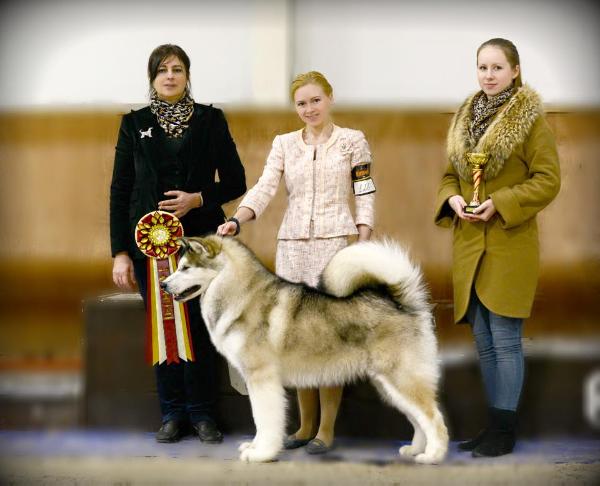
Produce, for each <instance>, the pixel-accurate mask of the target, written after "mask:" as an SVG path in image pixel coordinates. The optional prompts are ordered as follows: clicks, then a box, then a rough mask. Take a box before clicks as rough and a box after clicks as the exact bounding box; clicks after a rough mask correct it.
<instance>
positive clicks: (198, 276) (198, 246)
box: [160, 237, 224, 302]
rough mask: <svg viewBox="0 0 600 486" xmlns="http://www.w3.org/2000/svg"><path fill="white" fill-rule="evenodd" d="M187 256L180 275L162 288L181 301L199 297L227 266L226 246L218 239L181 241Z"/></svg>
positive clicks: (184, 257)
mask: <svg viewBox="0 0 600 486" xmlns="http://www.w3.org/2000/svg"><path fill="white" fill-rule="evenodd" d="M179 244H180V246H181V251H183V255H182V256H181V258H180V260H179V264H178V265H177V271H175V272H174V273H173V274H172V275H170V276H169V277H167V278H166V279H164V280H163V281H162V282H161V284H160V286H161V288H162V289H163V290H164V291H165V292H168V293H170V294H171V295H173V298H174V299H175V300H177V301H182V302H185V301H186V300H190V299H193V298H194V297H199V296H200V295H202V294H203V293H204V292H206V289H207V288H208V286H209V285H210V283H211V282H212V280H213V279H214V278H215V277H216V276H217V275H218V274H219V272H220V271H221V269H222V268H223V266H224V259H223V258H222V255H221V248H222V246H221V245H220V244H219V240H218V239H217V238H215V237H207V238H180V239H179Z"/></svg>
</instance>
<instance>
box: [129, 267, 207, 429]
mask: <svg viewBox="0 0 600 486" xmlns="http://www.w3.org/2000/svg"><path fill="white" fill-rule="evenodd" d="M133 265H134V270H135V277H136V280H137V282H138V287H139V290H140V294H142V297H143V299H144V305H146V297H147V295H146V289H147V280H148V275H147V268H146V260H145V259H144V260H141V259H135V260H133ZM187 306H188V315H189V320H190V322H189V324H190V333H191V336H192V348H193V350H194V356H195V358H196V359H195V361H191V362H187V361H183V360H181V361H180V362H179V363H171V364H169V365H167V363H166V362H165V363H163V364H159V365H155V366H154V369H155V372H156V387H157V391H158V399H159V402H160V410H161V414H162V421H163V423H165V422H167V421H169V420H178V421H181V422H185V421H189V422H190V423H192V424H195V423H197V422H200V421H203V420H212V421H214V418H213V415H214V406H215V402H216V398H217V386H218V381H217V369H216V362H217V360H216V350H215V348H214V346H213V344H212V342H211V340H210V337H209V335H208V331H207V329H206V325H205V324H204V320H203V319H202V314H201V313H200V303H199V301H198V299H192V300H190V301H188V302H187Z"/></svg>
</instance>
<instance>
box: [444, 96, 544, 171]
mask: <svg viewBox="0 0 600 486" xmlns="http://www.w3.org/2000/svg"><path fill="white" fill-rule="evenodd" d="M476 95H477V93H475V94H473V95H472V96H470V97H469V98H467V100H466V101H465V102H464V103H463V104H462V106H461V107H460V108H459V110H458V111H457V112H456V115H454V118H453V119H452V123H451V124H450V130H449V131H448V140H447V145H446V149H447V153H448V159H449V160H450V161H451V162H452V164H453V165H454V168H455V169H456V171H457V172H458V174H459V176H460V178H461V179H463V180H465V181H468V182H472V181H473V173H472V171H471V168H470V167H469V164H468V163H467V160H466V157H465V154H466V153H467V152H485V153H487V154H489V155H490V157H489V159H488V162H487V164H486V165H485V168H484V173H483V176H484V179H486V180H489V179H493V178H494V177H496V176H497V175H498V173H499V172H500V171H501V170H502V168H503V167H504V162H505V161H506V159H508V158H509V157H510V155H511V153H512V152H513V151H514V149H515V148H516V147H517V146H518V145H519V144H521V143H523V142H524V141H525V140H526V138H527V136H528V135H529V131H530V130H531V127H532V126H533V123H534V122H535V121H536V120H537V118H538V116H539V115H540V114H541V113H542V112H543V108H542V102H541V100H540V97H539V95H538V94H537V93H536V92H535V91H534V90H533V89H532V88H531V87H529V86H528V85H523V86H521V87H520V88H519V89H518V90H517V91H516V93H515V94H514V95H513V96H512V97H511V99H510V100H509V101H508V102H507V103H506V106H505V107H503V108H501V109H500V111H499V112H498V114H497V115H496V118H495V119H494V120H493V121H492V123H490V126H489V127H488V128H487V130H486V131H485V133H484V134H483V135H482V136H481V138H480V139H479V142H478V143H477V145H475V146H473V141H472V139H471V137H470V135H469V124H470V123H471V106H472V104H473V100H474V98H475V96H476Z"/></svg>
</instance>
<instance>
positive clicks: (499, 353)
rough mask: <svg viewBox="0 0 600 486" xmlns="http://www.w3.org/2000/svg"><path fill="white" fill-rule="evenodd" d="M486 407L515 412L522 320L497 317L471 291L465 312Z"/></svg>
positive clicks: (521, 363) (521, 372) (520, 374)
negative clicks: (473, 343)
mask: <svg viewBox="0 0 600 486" xmlns="http://www.w3.org/2000/svg"><path fill="white" fill-rule="evenodd" d="M467 319H468V321H469V322H470V323H471V329H472V331H473V336H474V337H475V344H476V346H477V351H478V353H479V365H480V367H481V374H482V377H483V383H484V385H485V390H486V395H487V398H488V404H489V406H490V407H494V408H499V409H502V410H513V411H514V410H516V409H517V406H518V404H519V398H520V397H521V389H522V388H523V376H524V366H525V363H524V358H523V347H522V345H521V329H522V327H523V319H517V318H513V317H505V316H500V315H498V314H494V313H493V312H492V311H491V310H489V309H487V308H486V307H485V306H484V305H483V304H482V303H481V301H480V300H479V298H478V297H477V294H476V292H475V289H473V291H472V293H471V301H470V303H469V309H468V310H467Z"/></svg>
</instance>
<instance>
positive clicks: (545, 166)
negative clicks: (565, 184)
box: [490, 116, 560, 229]
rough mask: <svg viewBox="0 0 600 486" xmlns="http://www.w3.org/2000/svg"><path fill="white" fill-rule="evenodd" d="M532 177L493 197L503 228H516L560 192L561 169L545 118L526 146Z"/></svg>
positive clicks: (534, 129)
mask: <svg viewBox="0 0 600 486" xmlns="http://www.w3.org/2000/svg"><path fill="white" fill-rule="evenodd" d="M523 152H524V157H525V161H526V163H527V164H528V167H529V178H528V179H527V180H526V181H525V182H522V183H521V184H516V185H514V186H512V187H502V188H501V189H499V190H498V191H495V192H494V193H493V194H490V197H491V198H492V201H493V202H494V206H495V207H496V211H497V212H498V214H499V215H500V218H501V221H502V227H503V228H504V229H510V228H514V227H515V226H519V225H520V224H522V223H524V222H525V221H527V220H528V219H530V218H532V217H533V216H535V215H536V214H537V213H538V212H539V211H541V210H542V209H543V208H544V207H546V206H547V205H548V204H549V203H550V202H551V201H552V200H553V199H554V198H555V197H556V195H557V194H558V191H559V189H560V167H559V162H558V153H557V151H556V142H555V140H554V135H553V134H552V131H551V130H550V127H549V126H548V122H547V121H546V119H545V118H544V117H543V116H540V117H539V118H538V120H536V122H535V123H534V124H533V127H532V128H531V133H530V135H529V138H528V139H527V141H526V142H525V144H524V147H523Z"/></svg>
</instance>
